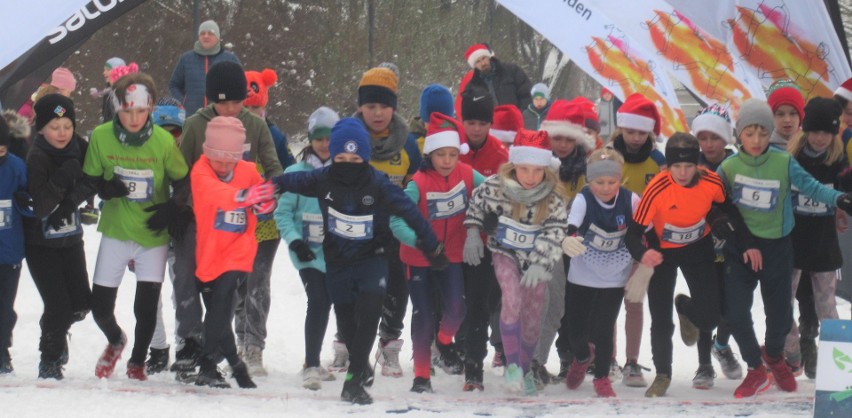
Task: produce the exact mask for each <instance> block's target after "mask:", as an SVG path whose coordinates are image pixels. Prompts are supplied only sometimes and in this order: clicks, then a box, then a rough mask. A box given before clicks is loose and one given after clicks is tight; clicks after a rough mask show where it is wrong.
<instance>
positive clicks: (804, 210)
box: [792, 184, 834, 216]
mask: <svg viewBox="0 0 852 418" xmlns="http://www.w3.org/2000/svg"><path fill="white" fill-rule="evenodd" d="M823 186H825V187H828V188H830V189H833V188H834V185H833V184H823ZM792 197H793V211H794V212H796V213H797V214H799V215H810V216H824V215H834V206H829V205H826V204H825V203H822V202H817V201H816V200H813V199H812V198H811V197H810V196H808V195H806V194H804V193H800V192H799V189H798V188H797V187H796V186H793V187H792Z"/></svg>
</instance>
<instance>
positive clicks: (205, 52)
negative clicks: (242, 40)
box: [192, 41, 222, 56]
mask: <svg viewBox="0 0 852 418" xmlns="http://www.w3.org/2000/svg"><path fill="white" fill-rule="evenodd" d="M192 50H193V51H195V53H196V54H198V55H203V56H210V55H216V54H218V53H219V52H220V51H222V43H221V42H216V45H214V46H213V48H207V49H205V48H204V47H202V46H201V42H198V41H195V45H194V46H193V47H192Z"/></svg>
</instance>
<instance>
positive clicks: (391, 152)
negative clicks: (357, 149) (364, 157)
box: [358, 113, 408, 161]
mask: <svg viewBox="0 0 852 418" xmlns="http://www.w3.org/2000/svg"><path fill="white" fill-rule="evenodd" d="M358 119H361V121H363V120H364V117H363V116H362V115H361V114H360V113H359V114H358ZM406 139H408V128H407V127H406V126H405V121H404V120H403V119H402V117H401V116H399V115H397V114H396V113H394V114H393V117H392V118H391V123H390V125H389V126H388V134H387V135H382V136H373V135H370V159H371V160H375V161H388V160H390V159H392V158H393V157H395V156H396V155H397V154H399V152H400V151H402V148H403V147H404V146H405V140H406Z"/></svg>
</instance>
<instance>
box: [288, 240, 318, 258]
mask: <svg viewBox="0 0 852 418" xmlns="http://www.w3.org/2000/svg"><path fill="white" fill-rule="evenodd" d="M289 248H290V251H292V252H294V253H296V257H298V258H299V261H301V262H303V263H307V262H308V261H313V260H316V259H317V256H316V254H314V252H313V251H312V250H311V247H310V246H309V245H308V244H307V243H305V241H302V240H300V239H297V240H295V241H293V242H291V243H290V246H289Z"/></svg>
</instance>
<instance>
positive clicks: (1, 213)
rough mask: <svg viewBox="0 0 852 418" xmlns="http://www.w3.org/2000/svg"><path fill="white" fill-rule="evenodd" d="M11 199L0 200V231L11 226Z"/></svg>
mask: <svg viewBox="0 0 852 418" xmlns="http://www.w3.org/2000/svg"><path fill="white" fill-rule="evenodd" d="M13 210H14V209H12V200H0V231H2V230H4V229H9V228H11V227H12V211H13Z"/></svg>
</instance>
